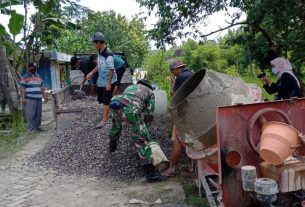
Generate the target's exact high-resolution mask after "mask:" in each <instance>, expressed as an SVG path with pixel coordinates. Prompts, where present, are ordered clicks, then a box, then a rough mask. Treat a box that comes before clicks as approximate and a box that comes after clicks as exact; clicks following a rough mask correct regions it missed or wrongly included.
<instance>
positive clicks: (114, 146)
mask: <svg viewBox="0 0 305 207" xmlns="http://www.w3.org/2000/svg"><path fill="white" fill-rule="evenodd" d="M117 147H118V143H117V141H110V142H109V151H110V152H114V151H115V150H116V149H117Z"/></svg>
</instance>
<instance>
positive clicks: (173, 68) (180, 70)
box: [162, 60, 193, 177]
mask: <svg viewBox="0 0 305 207" xmlns="http://www.w3.org/2000/svg"><path fill="white" fill-rule="evenodd" d="M185 66H186V65H185V64H184V63H182V62H181V61H180V60H171V62H170V64H169V69H170V72H171V73H172V75H173V83H172V85H173V86H172V90H171V96H174V95H175V93H176V91H177V90H178V89H179V88H180V87H181V85H182V84H183V83H184V81H186V80H187V79H189V78H190V77H191V76H192V75H193V73H192V72H191V71H190V70H189V69H188V68H186V67H185ZM172 141H173V145H172V153H171V159H170V167H169V168H168V169H167V170H166V171H164V172H162V175H164V176H167V177H173V176H175V175H176V167H177V164H178V161H179V159H180V157H181V153H182V148H183V147H185V144H184V143H183V142H182V140H181V139H179V133H178V130H177V128H176V127H175V126H173V132H172ZM189 165H190V166H188V168H190V169H189V171H191V170H192V161H190V164H189Z"/></svg>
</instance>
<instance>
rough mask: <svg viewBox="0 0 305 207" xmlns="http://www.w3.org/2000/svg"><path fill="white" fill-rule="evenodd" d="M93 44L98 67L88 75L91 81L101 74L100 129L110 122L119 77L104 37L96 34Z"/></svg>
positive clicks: (99, 33) (99, 98)
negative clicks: (111, 103) (109, 116)
mask: <svg viewBox="0 0 305 207" xmlns="http://www.w3.org/2000/svg"><path fill="white" fill-rule="evenodd" d="M92 42H93V44H94V46H95V48H96V49H98V57H97V67H96V68H94V69H93V70H92V71H91V72H90V73H89V74H88V75H87V79H91V77H92V76H93V75H94V74H95V73H96V72H98V73H99V75H98V79H97V87H98V88H97V97H98V102H99V103H102V104H103V105H104V106H103V115H102V120H101V121H100V122H99V123H98V124H97V125H96V127H95V128H96V129H98V128H101V127H103V126H104V125H105V124H106V123H107V121H108V115H109V112H110V106H109V103H110V100H111V98H112V95H113V91H114V87H115V84H114V83H115V82H116V81H117V77H116V73H115V72H114V59H113V55H112V53H111V52H109V50H108V48H107V45H106V41H105V37H104V35H103V34H102V33H101V32H97V33H95V34H94V35H93V38H92Z"/></svg>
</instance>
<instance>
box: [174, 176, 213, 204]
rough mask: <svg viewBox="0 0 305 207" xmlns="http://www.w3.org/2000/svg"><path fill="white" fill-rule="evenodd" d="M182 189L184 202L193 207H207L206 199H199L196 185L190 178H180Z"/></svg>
mask: <svg viewBox="0 0 305 207" xmlns="http://www.w3.org/2000/svg"><path fill="white" fill-rule="evenodd" d="M180 181H181V184H182V188H183V190H184V193H185V197H186V202H187V204H189V205H192V206H194V207H197V206H198V207H208V206H209V205H208V202H207V200H206V199H204V198H201V197H199V192H198V188H197V186H196V184H195V183H194V181H193V180H191V179H190V178H185V177H180Z"/></svg>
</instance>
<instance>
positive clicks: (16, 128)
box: [0, 112, 28, 159]
mask: <svg viewBox="0 0 305 207" xmlns="http://www.w3.org/2000/svg"><path fill="white" fill-rule="evenodd" d="M25 132H26V122H25V120H24V119H23V116H22V113H21V112H16V113H15V114H14V115H13V122H12V128H11V129H10V131H9V133H3V134H1V132H0V159H1V158H4V157H6V156H7V155H9V154H10V153H12V152H14V151H15V150H16V149H18V147H19V146H21V145H22V144H23V143H24V142H25V141H26V140H27V139H28V137H27V134H26V133H25Z"/></svg>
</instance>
